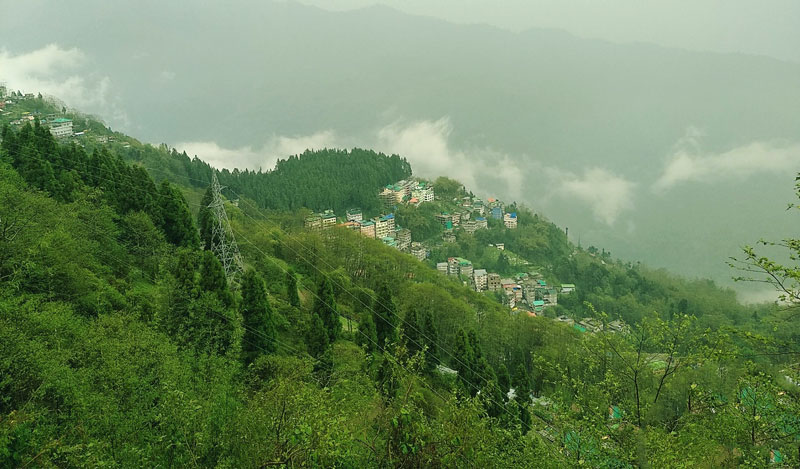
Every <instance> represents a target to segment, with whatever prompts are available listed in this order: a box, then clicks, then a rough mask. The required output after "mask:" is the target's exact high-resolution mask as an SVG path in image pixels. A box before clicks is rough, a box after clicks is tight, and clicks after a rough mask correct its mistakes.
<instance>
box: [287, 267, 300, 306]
mask: <svg viewBox="0 0 800 469" xmlns="http://www.w3.org/2000/svg"><path fill="white" fill-rule="evenodd" d="M286 293H287V294H288V296H289V304H290V305H292V306H294V307H295V308H298V307H300V295H299V294H298V293H297V274H295V273H294V271H293V270H291V269H289V271H287V272H286Z"/></svg>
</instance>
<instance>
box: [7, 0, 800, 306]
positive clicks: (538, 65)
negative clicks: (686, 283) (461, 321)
mask: <svg viewBox="0 0 800 469" xmlns="http://www.w3.org/2000/svg"><path fill="white" fill-rule="evenodd" d="M304 3H316V4H317V5H320V6H325V7H326V8H330V7H331V4H330V3H329V2H324V4H323V3H322V2H310V1H307V2H304ZM384 3H385V4H387V5H389V6H395V7H398V8H405V10H406V11H407V12H409V13H413V15H409V14H407V13H406V12H403V11H398V10H395V9H391V8H388V7H386V6H381V7H370V8H362V9H358V10H355V11H350V10H349V8H354V7H361V6H363V5H364V3H363V2H359V1H355V0H353V1H344V2H341V3H338V4H336V7H337V8H336V10H337V11H328V10H323V9H321V8H317V7H315V6H312V5H306V4H299V3H292V2H276V3H271V2H248V1H242V0H237V1H233V2H226V3H225V4H224V5H223V4H212V5H210V6H205V7H202V8H201V7H198V6H196V5H195V4H194V3H189V2H185V3H180V2H170V3H169V4H166V5H165V4H163V2H155V1H144V2H137V3H136V4H135V6H133V4H131V6H127V5H124V4H120V3H117V2H114V3H109V2H105V1H99V0H95V1H84V2H76V3H69V4H66V3H65V2H43V1H38V0H32V1H28V2H13V3H12V2H6V3H4V5H3V8H4V11H5V12H6V14H5V15H4V16H3V17H2V18H0V30H1V31H3V33H2V34H3V37H4V40H3V41H2V44H3V45H2V49H0V79H1V80H3V81H5V82H6V83H7V84H8V85H9V86H10V87H12V88H14V89H20V90H23V91H32V92H42V93H44V94H50V95H53V96H57V97H59V98H61V99H63V100H64V101H65V102H66V103H67V104H68V105H70V106H72V107H76V108H78V109H81V110H84V111H87V112H91V113H94V114H96V115H98V116H99V117H101V118H102V119H103V120H105V122H107V123H108V124H109V125H111V126H112V127H114V128H115V129H119V130H122V131H125V132H127V133H129V134H131V135H133V136H135V137H137V138H140V139H142V140H144V141H148V142H152V143H161V142H166V143H168V144H169V145H171V146H175V147H178V148H180V149H185V150H186V151H187V153H189V154H197V155H198V156H199V157H200V158H203V159H206V160H208V161H209V162H210V163H212V164H214V165H215V166H218V167H227V168H232V167H248V168H254V169H257V168H262V169H269V168H270V167H272V165H273V164H274V162H275V161H276V159H277V158H280V157H285V156H287V155H290V154H295V153H299V152H301V151H302V150H304V149H305V148H322V147H352V146H360V147H369V148H374V149H376V150H381V151H385V152H394V153H399V154H401V155H403V156H406V157H407V158H408V159H409V160H410V161H411V162H412V165H413V167H414V170H415V172H416V173H417V174H419V175H421V176H425V177H431V178H433V177H436V176H439V175H445V176H450V177H454V178H456V179H459V180H461V181H462V182H464V183H465V184H467V186H468V187H470V188H471V189H472V190H473V191H474V192H476V193H478V194H482V195H486V196H499V197H502V198H504V199H507V200H509V201H512V200H515V201H518V202H523V203H525V204H527V205H529V206H530V207H531V208H533V209H534V210H536V211H538V212H540V213H542V214H544V215H545V216H547V217H549V218H550V219H552V220H553V221H555V222H556V223H558V224H559V225H560V226H563V227H569V232H570V236H571V237H572V238H573V241H576V242H578V241H579V240H580V242H581V243H582V244H583V245H584V246H586V245H589V244H594V245H597V246H602V247H605V248H606V249H610V250H611V251H612V253H613V254H614V255H616V256H619V257H621V258H623V259H626V260H634V261H635V260H642V261H643V262H646V263H648V264H650V265H653V266H656V267H667V268H669V269H671V270H674V271H676V272H678V273H682V274H685V275H689V276H707V277H711V278H714V279H715V280H716V281H718V282H722V283H729V279H730V277H731V275H732V273H731V272H730V270H729V269H728V267H727V266H726V264H725V261H726V260H727V258H728V257H729V256H732V255H736V254H737V253H738V252H739V247H740V246H742V245H744V244H748V243H753V242H755V241H756V240H758V239H759V238H762V237H764V238H771V239H781V238H784V237H787V236H790V235H792V234H794V233H796V230H797V223H796V216H794V213H792V212H786V210H785V207H786V204H787V203H789V202H792V201H794V200H795V195H794V193H793V184H794V175H795V173H796V172H797V170H798V169H800V165H798V163H800V130H799V129H800V114H799V113H798V112H797V109H800V56H799V55H798V54H800V52H798V51H800V47H797V46H798V45H800V33H798V28H796V27H794V26H795V25H796V24H800V19H799V18H798V9H799V8H800V7H799V6H798V4H797V3H796V2H780V1H774V2H759V3H757V4H756V3H755V2H717V1H714V2H712V1H701V2H677V3H676V2H661V3H658V4H654V3H652V2H648V7H647V8H645V7H643V6H641V5H640V3H639V2H636V3H634V2H630V1H621V0H620V1H614V2H603V5H605V8H599V7H597V4H599V2H586V1H581V2H570V3H567V2H543V1H535V2H521V1H512V2H508V3H505V2H504V3H503V5H504V6H503V8H498V7H496V6H494V5H496V4H491V3H489V2H480V1H472V2H458V4H456V3H455V2H450V1H446V2H417V1H409V2H384ZM564 5H569V8H568V7H566V6H564ZM420 15H423V16H420ZM462 23H467V24H462ZM473 23H480V24H473ZM32 24H36V25H37V27H36V28H31V27H29V26H28V25H32ZM789 26H792V27H789ZM750 296H751V297H755V294H751V295H750Z"/></svg>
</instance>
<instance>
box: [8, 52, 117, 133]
mask: <svg viewBox="0 0 800 469" xmlns="http://www.w3.org/2000/svg"><path fill="white" fill-rule="evenodd" d="M88 63H89V61H88V59H87V57H86V54H84V53H83V52H82V51H81V50H80V49H77V48H71V49H64V48H62V47H60V46H59V45H57V44H50V45H47V46H44V47H42V48H40V49H37V50H34V51H31V52H27V53H22V54H17V55H14V54H12V53H11V52H9V51H8V50H6V49H2V50H0V81H3V82H5V83H6V85H7V87H8V88H9V90H20V91H23V92H28V93H42V94H43V95H49V96H54V97H57V98H58V99H60V100H62V101H63V102H64V103H66V104H67V105H68V106H71V107H76V108H79V109H80V110H82V111H85V112H89V113H97V114H100V115H102V116H104V117H107V118H109V119H111V120H113V121H114V122H115V123H116V124H127V116H126V115H125V113H124V112H123V111H121V107H120V106H119V105H118V102H117V100H116V99H115V98H114V96H113V95H112V86H111V79H110V78H109V77H108V76H103V75H97V74H95V73H92V72H91V71H89V70H88V69H87V67H88Z"/></svg>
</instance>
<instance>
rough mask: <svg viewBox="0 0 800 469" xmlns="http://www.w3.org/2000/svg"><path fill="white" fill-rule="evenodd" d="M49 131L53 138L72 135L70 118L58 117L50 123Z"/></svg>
mask: <svg viewBox="0 0 800 469" xmlns="http://www.w3.org/2000/svg"><path fill="white" fill-rule="evenodd" d="M50 133H51V134H53V137H55V138H63V137H71V136H72V120H70V119H65V118H63V117H60V118H58V119H55V120H54V121H53V122H51V123H50Z"/></svg>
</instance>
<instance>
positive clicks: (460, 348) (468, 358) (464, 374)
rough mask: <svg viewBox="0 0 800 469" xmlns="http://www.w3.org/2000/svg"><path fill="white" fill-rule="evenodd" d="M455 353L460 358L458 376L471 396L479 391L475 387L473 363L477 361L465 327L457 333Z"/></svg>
mask: <svg viewBox="0 0 800 469" xmlns="http://www.w3.org/2000/svg"><path fill="white" fill-rule="evenodd" d="M453 353H454V355H455V356H456V358H457V359H458V360H456V363H455V367H456V371H457V372H458V378H459V381H460V382H461V384H462V385H463V386H464V390H466V391H467V393H468V394H469V395H471V396H474V395H475V393H476V392H477V389H475V385H474V380H473V372H472V363H473V362H474V361H475V355H474V353H473V351H472V346H471V345H470V343H469V339H468V338H467V334H466V332H464V329H459V330H458V332H457V333H456V342H455V347H453Z"/></svg>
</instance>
